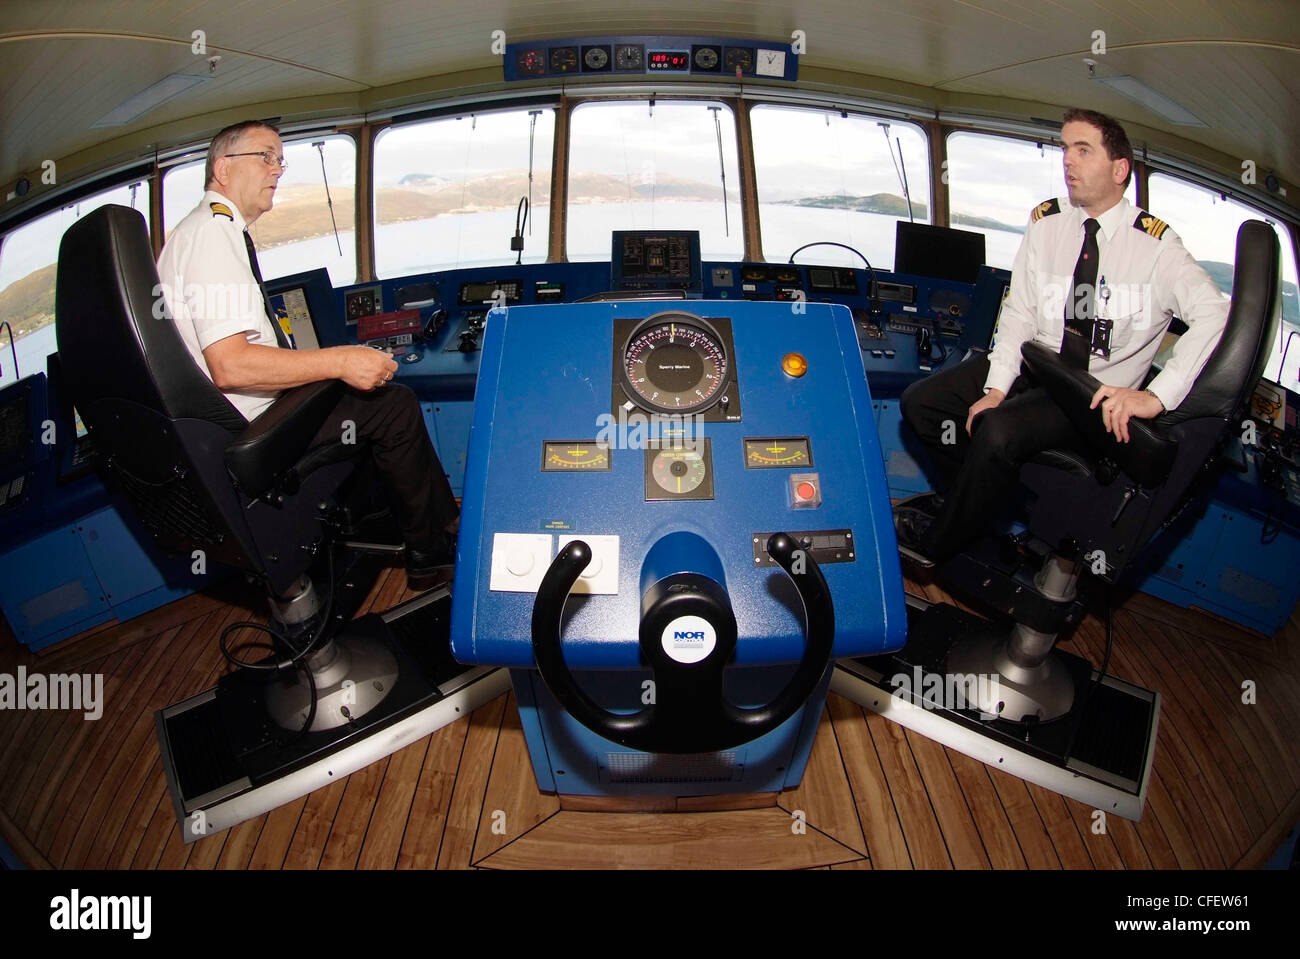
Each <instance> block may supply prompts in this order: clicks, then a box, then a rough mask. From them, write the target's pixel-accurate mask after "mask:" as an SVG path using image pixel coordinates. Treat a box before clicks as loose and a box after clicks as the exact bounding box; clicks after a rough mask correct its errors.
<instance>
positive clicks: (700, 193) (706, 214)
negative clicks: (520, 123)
mask: <svg viewBox="0 0 1300 959" xmlns="http://www.w3.org/2000/svg"><path fill="white" fill-rule="evenodd" d="M719 142H720V143H721V149H719ZM719 153H721V156H719ZM739 169H740V167H739V161H738V158H737V152H736V126H735V119H734V118H733V116H732V113H731V110H730V109H729V108H728V107H726V106H724V105H722V104H717V103H705V102H702V101H701V102H681V101H677V102H672V101H665V100H656V101H655V102H654V103H653V104H651V103H650V101H648V100H631V101H620V102H616V103H584V104H581V105H580V106H578V107H576V108H575V109H574V111H573V114H572V117H571V121H570V132H569V201H568V216H567V220H568V224H567V228H566V230H565V242H566V246H567V248H568V256H569V259H571V260H608V259H609V255H610V242H611V233H612V232H613V231H614V230H699V231H700V253H701V256H702V257H703V258H704V259H706V260H709V259H713V260H738V259H740V258H741V256H742V255H743V251H744V247H745V243H744V232H743V230H742V226H741V219H740V175H739V172H738V171H739ZM724 179H725V183H726V199H725V201H724V199H723V182H724Z"/></svg>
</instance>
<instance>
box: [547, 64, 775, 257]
mask: <svg viewBox="0 0 1300 959" xmlns="http://www.w3.org/2000/svg"><path fill="white" fill-rule="evenodd" d="M652 101H653V102H654V103H655V104H656V105H657V104H659V103H661V102H663V103H673V104H677V103H700V104H717V105H718V106H720V107H723V108H724V109H726V110H727V111H729V112H730V114H731V123H732V131H733V132H734V134H735V148H736V186H735V189H736V193H737V197H738V203H737V208H738V211H739V219H740V225H739V228H738V235H739V237H740V253H739V257H738V258H737V262H740V261H744V260H746V259H747V258H748V257H749V256H750V255H751V250H750V248H749V243H750V212H751V211H750V208H749V202H748V197H747V193H746V191H747V184H748V183H749V182H750V179H751V177H752V173H753V169H752V166H751V167H750V168H749V169H748V170H747V169H746V165H745V164H746V159H747V155H748V154H750V153H751V152H752V148H751V147H747V146H746V145H745V144H743V143H742V142H741V138H742V131H743V130H748V129H749V116H748V111H749V110H750V109H752V108H753V104H746V103H743V102H742V101H738V100H736V99H734V98H731V97H727V96H722V95H710V94H701V93H692V92H690V91H685V90H684V91H681V93H680V94H679V93H677V92H675V91H674V92H671V93H668V94H666V95H663V96H660V95H658V94H657V93H656V92H654V91H647V92H646V93H644V94H638V93H631V94H622V95H619V96H585V97H575V98H574V99H572V100H570V101H568V102H567V103H566V104H565V106H566V109H565V110H564V137H563V142H564V151H563V157H561V158H560V160H559V162H557V163H555V164H553V167H552V174H553V176H556V177H557V178H558V179H559V180H560V181H561V182H562V189H563V194H562V199H563V203H562V204H556V203H554V202H552V214H551V215H552V218H553V220H554V219H555V217H556V207H559V209H558V220H555V222H556V223H557V225H558V226H557V228H558V231H559V233H560V236H561V241H560V244H559V246H560V251H558V252H561V253H562V254H563V256H562V258H561V259H560V260H559V262H565V263H599V262H602V261H601V260H592V259H588V258H585V257H584V258H582V259H579V260H574V259H573V257H572V251H571V250H570V247H569V203H570V199H569V195H570V190H569V174H570V171H571V160H572V155H573V150H572V147H573V115H574V114H575V113H577V112H578V110H580V109H581V108H583V107H585V106H591V105H593V104H609V103H643V104H648V103H650V102H652ZM742 107H744V113H745V116H744V119H743V122H742V119H741V114H742ZM556 139H557V143H558V142H559V137H558V135H557V138H556ZM726 144H727V140H726V138H724V139H723V148H724V150H725V148H726ZM751 144H752V137H751ZM561 167H562V169H561ZM556 194H557V191H556V190H555V189H554V188H553V189H552V191H551V196H552V200H554V198H555V196H556ZM754 212H755V213H757V211H754ZM663 229H665V230H668V229H674V230H676V229H690V227H679V226H673V227H663ZM701 259H704V260H710V259H714V258H713V257H711V256H710V255H709V254H707V253H705V252H704V250H703V248H701ZM725 261H726V260H725V258H724V262H725Z"/></svg>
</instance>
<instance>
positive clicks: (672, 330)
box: [622, 312, 728, 413]
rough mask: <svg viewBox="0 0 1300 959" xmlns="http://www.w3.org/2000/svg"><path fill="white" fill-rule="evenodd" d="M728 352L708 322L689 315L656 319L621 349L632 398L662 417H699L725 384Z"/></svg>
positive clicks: (626, 384)
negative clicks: (676, 414)
mask: <svg viewBox="0 0 1300 959" xmlns="http://www.w3.org/2000/svg"><path fill="white" fill-rule="evenodd" d="M727 362H728V361H727V352H726V348H725V347H724V346H723V345H722V338H721V337H720V336H719V335H718V334H717V333H716V332H714V330H713V328H712V327H711V326H709V325H708V323H707V322H705V321H704V320H702V319H700V318H699V317H697V316H692V315H691V314H689V313H676V312H667V313H658V314H656V315H655V316H652V317H650V318H649V319H647V320H646V321H645V322H643V323H641V324H640V325H639V326H638V327H637V328H636V329H634V330H633V331H632V335H631V336H629V337H628V341H627V345H626V346H625V347H624V348H623V363H622V368H623V385H624V387H625V389H626V390H627V393H628V398H629V399H631V400H632V401H633V402H636V403H639V404H641V405H644V406H646V407H649V408H650V409H651V410H654V411H657V412H660V413H697V412H702V411H703V410H705V409H707V408H708V407H710V406H712V405H713V404H714V402H716V401H717V399H718V397H719V396H720V395H721V392H722V388H723V385H724V384H725V383H726V382H727V374H728V366H727Z"/></svg>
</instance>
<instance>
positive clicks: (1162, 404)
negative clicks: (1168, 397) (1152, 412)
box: [1142, 390, 1169, 416]
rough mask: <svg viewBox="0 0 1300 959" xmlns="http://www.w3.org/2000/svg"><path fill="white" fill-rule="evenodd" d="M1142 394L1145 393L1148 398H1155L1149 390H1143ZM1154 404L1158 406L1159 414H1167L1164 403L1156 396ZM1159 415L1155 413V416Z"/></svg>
mask: <svg viewBox="0 0 1300 959" xmlns="http://www.w3.org/2000/svg"><path fill="white" fill-rule="evenodd" d="M1142 392H1143V393H1146V394H1148V395H1150V396H1156V394H1155V393H1153V392H1152V391H1151V390H1143V391H1142ZM1156 402H1157V403H1159V404H1160V413H1168V412H1169V411H1168V410H1167V409H1165V401H1164V400H1162V399H1161V398H1160V397H1158V396H1156ZM1160 413H1157V414H1156V415H1157V416H1159V415H1160Z"/></svg>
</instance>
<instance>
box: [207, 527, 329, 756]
mask: <svg viewBox="0 0 1300 959" xmlns="http://www.w3.org/2000/svg"><path fill="white" fill-rule="evenodd" d="M325 564H326V571H327V579H326V582H327V583H328V584H329V586H328V590H327V592H326V594H325V607H324V610H323V611H322V613H321V617H320V621H319V622H318V623H317V625H316V630H315V632H314V633H313V635H312V638H311V640H310V642H308V643H307V645H306V646H304V647H302V648H301V649H295V647H294V645H293V643H292V641H291V640H290V639H289V637H288V636H286V635H285V634H284V633H283V632H281V631H280V630H278V629H276V628H274V627H272V626H268V625H266V624H265V623H254V622H250V621H244V622H238V623H231V624H230V625H229V626H227V627H226V628H225V629H224V630H222V631H221V638H220V639H219V640H218V641H217V645H218V647H219V648H220V649H221V655H222V656H224V657H225V659H226V661H227V662H229V663H232V664H233V665H235V666H237V667H239V668H240V669H248V670H256V671H261V672H280V671H281V670H284V669H289V668H290V667H296V668H299V669H302V670H303V671H305V672H306V674H307V686H308V689H309V690H310V696H311V700H310V706H309V708H308V710H307V721H306V723H305V724H304V725H303V727H302V729H300V730H298V732H297V733H296V734H295V735H294V738H293V739H291V740H289V741H288V742H287V743H285V744H284V745H286V746H292V745H293V744H294V743H296V742H298V741H299V740H301V739H302V738H303V737H304V736H306V735H307V733H308V732H309V731H310V730H311V726H312V723H314V722H315V721H316V677H315V676H313V675H312V671H311V666H310V665H309V664H308V663H306V662H303V660H304V659H305V658H306V657H307V656H309V655H311V653H312V652H314V651H315V649H316V646H317V644H318V643H319V642H320V640H321V637H323V636H324V635H325V631H326V629H327V628H328V627H329V623H330V616H331V615H332V614H333V611H334V548H333V546H332V545H328V546H326V547H325ZM237 629H256V630H260V631H261V632H264V633H267V634H269V635H270V637H271V639H272V640H273V641H274V640H278V641H279V642H280V643H281V644H282V645H283V646H285V647H286V648H287V650H288V652H289V654H290V655H289V656H288V658H287V659H283V660H281V661H280V662H278V663H275V664H270V663H250V662H246V661H245V660H242V659H238V658H237V657H236V656H235V655H234V654H233V653H232V652H231V651H230V649H229V648H228V647H227V645H226V638H227V637H228V636H229V635H230V634H231V633H233V632H234V631H235V630H237ZM240 648H241V649H244V648H251V649H269V650H270V651H271V653H272V654H275V653H276V652H278V650H277V649H276V647H275V645H274V642H273V643H272V644H271V645H270V646H268V645H266V644H264V643H256V644H254V643H250V644H248V646H247V647H242V646H241V647H240Z"/></svg>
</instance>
